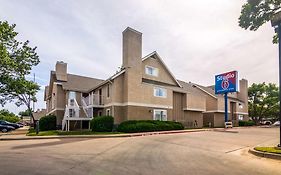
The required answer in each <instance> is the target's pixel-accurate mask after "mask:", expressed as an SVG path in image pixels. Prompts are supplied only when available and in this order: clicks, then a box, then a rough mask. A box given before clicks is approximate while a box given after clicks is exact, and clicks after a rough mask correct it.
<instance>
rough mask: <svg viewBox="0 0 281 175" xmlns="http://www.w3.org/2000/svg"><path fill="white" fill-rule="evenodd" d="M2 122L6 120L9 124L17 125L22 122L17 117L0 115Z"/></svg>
mask: <svg viewBox="0 0 281 175" xmlns="http://www.w3.org/2000/svg"><path fill="white" fill-rule="evenodd" d="M0 120H5V121H7V122H11V123H17V122H19V121H20V118H19V117H17V116H4V115H1V114H0Z"/></svg>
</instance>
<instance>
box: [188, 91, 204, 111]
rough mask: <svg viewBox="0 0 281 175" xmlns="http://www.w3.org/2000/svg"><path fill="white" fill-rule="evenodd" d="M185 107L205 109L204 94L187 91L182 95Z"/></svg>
mask: <svg viewBox="0 0 281 175" xmlns="http://www.w3.org/2000/svg"><path fill="white" fill-rule="evenodd" d="M183 108H187V109H193V110H195V109H198V110H202V111H205V110H206V96H205V95H198V94H191V93H187V94H185V95H184V106H183Z"/></svg>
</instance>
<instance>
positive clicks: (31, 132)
mask: <svg viewBox="0 0 281 175" xmlns="http://www.w3.org/2000/svg"><path fill="white" fill-rule="evenodd" d="M110 134H122V133H121V132H93V131H57V130H51V131H40V132H39V133H38V134H36V131H35V130H34V129H30V130H29V132H28V133H27V134H26V135H27V136H54V135H110Z"/></svg>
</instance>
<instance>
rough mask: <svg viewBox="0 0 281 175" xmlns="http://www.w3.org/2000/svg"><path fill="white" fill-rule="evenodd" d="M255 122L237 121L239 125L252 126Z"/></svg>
mask: <svg viewBox="0 0 281 175" xmlns="http://www.w3.org/2000/svg"><path fill="white" fill-rule="evenodd" d="M254 125H255V122H253V121H239V126H254Z"/></svg>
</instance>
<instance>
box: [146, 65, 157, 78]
mask: <svg viewBox="0 0 281 175" xmlns="http://www.w3.org/2000/svg"><path fill="white" fill-rule="evenodd" d="M148 69H152V72H150V71H149V70H148ZM158 72H159V71H158V68H156V67H152V66H148V65H146V66H145V74H147V75H150V76H154V77H158Z"/></svg>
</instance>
